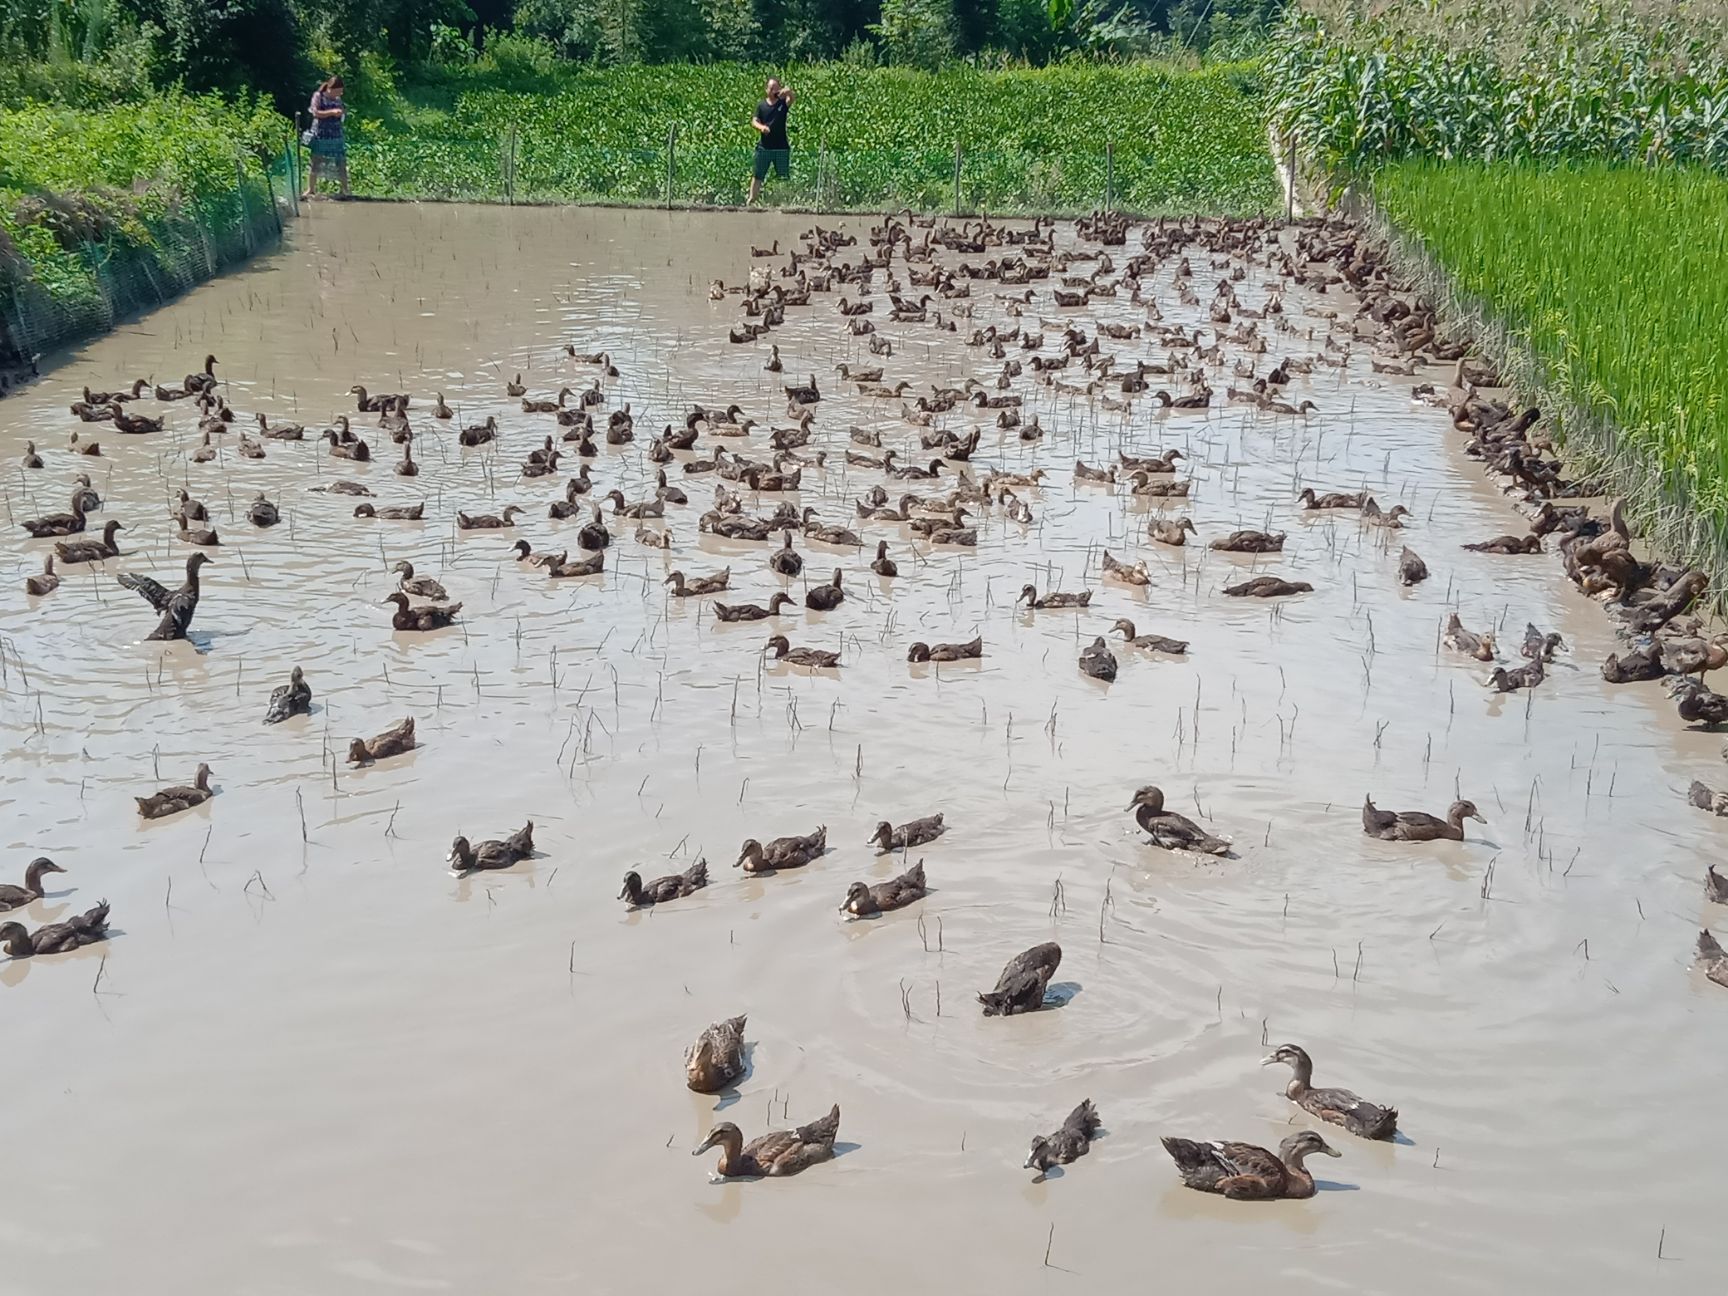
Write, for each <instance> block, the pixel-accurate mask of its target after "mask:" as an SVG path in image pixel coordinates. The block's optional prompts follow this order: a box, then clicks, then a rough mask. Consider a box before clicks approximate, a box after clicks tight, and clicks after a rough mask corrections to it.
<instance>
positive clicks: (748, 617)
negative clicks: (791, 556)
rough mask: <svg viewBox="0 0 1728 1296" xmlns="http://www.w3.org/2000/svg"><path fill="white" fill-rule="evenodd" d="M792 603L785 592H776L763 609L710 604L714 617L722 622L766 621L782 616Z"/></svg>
mask: <svg viewBox="0 0 1728 1296" xmlns="http://www.w3.org/2000/svg"><path fill="white" fill-rule="evenodd" d="M791 602H792V596H791V595H790V594H788V593H786V592H785V591H784V590H778V591H776V592H775V594H774V597H772V598H771V599H769V600H768V606H767V607H762V606H760V605H758V604H755V603H720V602H715V603H710V604H709V605H708V606H709V607H711V608H713V609H714V615H715V616H716V617H718V618H719V619H720V620H722V621H765V620H767V619H768V618H769V617H776V616H779V615H780V609H781V608H783V607H786V606H788V605H789V604H790V603H791Z"/></svg>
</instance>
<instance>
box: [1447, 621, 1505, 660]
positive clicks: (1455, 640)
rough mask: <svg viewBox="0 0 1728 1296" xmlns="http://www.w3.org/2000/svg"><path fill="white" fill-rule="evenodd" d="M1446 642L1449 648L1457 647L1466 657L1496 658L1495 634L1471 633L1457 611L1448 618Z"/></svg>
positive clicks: (1485, 632)
mask: <svg viewBox="0 0 1728 1296" xmlns="http://www.w3.org/2000/svg"><path fill="white" fill-rule="evenodd" d="M1444 642H1445V644H1446V646H1447V647H1448V648H1456V649H1457V650H1458V651H1459V652H1461V653H1463V654H1464V655H1465V656H1466V657H1474V658H1475V659H1476V660H1477V661H1480V662H1491V661H1493V660H1494V636H1493V634H1492V633H1491V632H1489V631H1483V632H1482V633H1481V634H1479V635H1477V634H1471V633H1470V631H1468V630H1466V629H1465V628H1464V622H1463V620H1462V619H1460V617H1459V616H1458V614H1457V613H1456V612H1454V613H1452V614H1451V615H1450V616H1449V617H1447V618H1446V633H1445V638H1444Z"/></svg>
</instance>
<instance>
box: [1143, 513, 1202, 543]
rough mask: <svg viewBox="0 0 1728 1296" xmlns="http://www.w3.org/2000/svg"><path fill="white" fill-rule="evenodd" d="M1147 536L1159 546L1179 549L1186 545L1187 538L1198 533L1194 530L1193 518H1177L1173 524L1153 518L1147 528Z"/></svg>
mask: <svg viewBox="0 0 1728 1296" xmlns="http://www.w3.org/2000/svg"><path fill="white" fill-rule="evenodd" d="M1148 534H1149V535H1150V536H1151V537H1152V539H1154V540H1156V541H1157V542H1158V543H1159V544H1162V545H1174V546H1176V547H1177V548H1180V547H1181V546H1183V545H1185V544H1187V543H1188V541H1187V536H1189V535H1195V534H1198V533H1197V532H1196V531H1195V530H1194V519H1193V518H1178V519H1176V520H1175V521H1174V522H1166V521H1163V520H1161V519H1158V518H1154V519H1152V522H1151V524H1150V526H1149V527H1148Z"/></svg>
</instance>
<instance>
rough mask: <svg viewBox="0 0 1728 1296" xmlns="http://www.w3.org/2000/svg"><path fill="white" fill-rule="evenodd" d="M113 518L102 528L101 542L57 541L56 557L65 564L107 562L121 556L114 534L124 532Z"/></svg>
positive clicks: (55, 544)
mask: <svg viewBox="0 0 1728 1296" xmlns="http://www.w3.org/2000/svg"><path fill="white" fill-rule="evenodd" d="M125 529H126V528H125V527H123V526H121V525H120V523H119V522H117V521H116V520H115V519H113V518H109V519H108V521H107V522H105V523H104V524H103V526H102V538H101V539H100V540H56V541H55V542H54V555H55V557H57V558H59V559H60V561H61V562H63V563H68V564H71V563H88V562H105V561H106V560H108V559H109V558H118V557H119V556H120V546H119V545H118V544H116V543H115V542H114V534H115V532H117V531H124V530H125Z"/></svg>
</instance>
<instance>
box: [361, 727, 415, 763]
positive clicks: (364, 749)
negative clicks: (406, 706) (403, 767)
mask: <svg viewBox="0 0 1728 1296" xmlns="http://www.w3.org/2000/svg"><path fill="white" fill-rule="evenodd" d="M415 745H416V744H415V742H414V717H413V716H406V717H404V718H403V720H402V722H401V723H400V724H394V725H391V726H390V727H389V728H388V729H386V730H385V731H384V732H383V733H381V734H378V735H377V736H376V737H373V738H356V739H354V740H353V741H352V742H350V743H349V744H348V760H349V761H350V762H351V763H352V764H355V765H370V764H371V763H372V762H373V761H379V760H383V759H385V758H386V757H388V756H400V755H401V754H402V753H403V752H410V751H413V750H414V747H415Z"/></svg>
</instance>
